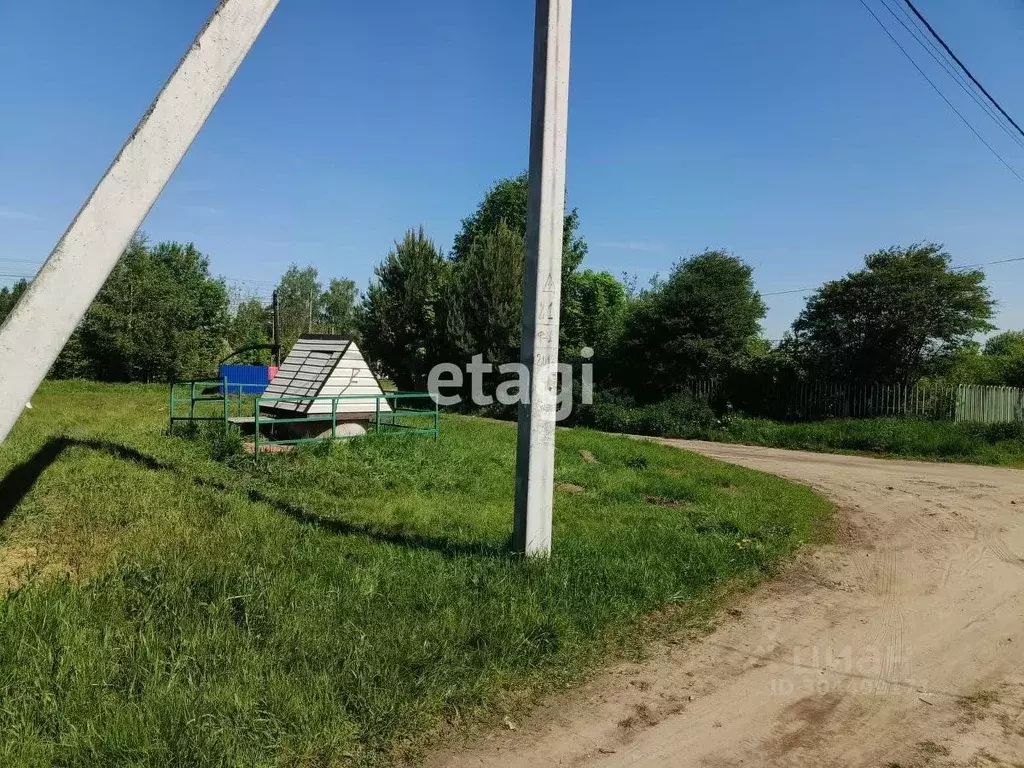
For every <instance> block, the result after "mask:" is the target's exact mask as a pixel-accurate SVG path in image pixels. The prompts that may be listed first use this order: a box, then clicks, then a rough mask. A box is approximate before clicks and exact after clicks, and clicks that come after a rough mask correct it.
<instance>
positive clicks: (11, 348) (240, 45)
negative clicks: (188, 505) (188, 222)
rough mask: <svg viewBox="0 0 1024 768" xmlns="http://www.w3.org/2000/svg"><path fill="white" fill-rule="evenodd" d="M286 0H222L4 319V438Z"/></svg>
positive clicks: (0, 384) (0, 411) (0, 332)
mask: <svg viewBox="0 0 1024 768" xmlns="http://www.w3.org/2000/svg"><path fill="white" fill-rule="evenodd" d="M278 2H279V0H221V2H220V4H219V5H218V6H217V8H216V10H214V12H213V13H212V14H211V16H210V18H209V19H208V20H207V22H206V25H205V26H204V27H203V29H202V31H201V32H200V33H199V35H198V36H197V37H196V39H195V41H194V42H193V43H192V45H191V46H190V47H189V50H188V52H187V53H186V54H185V56H184V58H183V59H182V60H181V63H180V64H178V68H177V69H176V70H175V71H174V74H173V75H171V78H170V79H169V80H168V81H167V84H166V85H165V86H164V87H163V89H162V90H161V91H160V94H159V95H158V96H157V97H156V100H155V101H154V102H153V104H152V106H150V108H149V109H148V110H147V111H146V113H145V114H144V115H143V116H142V120H140V121H139V124H138V125H137V126H136V128H135V130H134V131H132V134H131V136H130V137H129V138H128V141H127V142H125V145H124V146H123V147H122V148H121V151H120V152H119V153H118V155H117V157H116V158H115V160H114V162H113V163H112V164H111V166H110V168H109V169H108V170H107V172H106V174H104V176H103V178H102V179H101V180H100V182H99V184H97V185H96V189H94V190H93V192H92V194H91V195H90V196H89V199H88V200H86V202H85V205H83V206H82V209H81V211H79V213H78V215H77V216H76V217H75V220H74V221H73V222H72V223H71V226H70V227H68V229H67V231H66V232H65V233H64V235H63V237H61V239H60V242H58V243H57V246H56V247H55V248H54V249H53V252H52V253H51V254H50V257H49V258H48V259H47V260H46V263H45V264H44V265H43V268H42V269H41V270H40V272H39V274H38V275H37V276H36V278H35V280H33V281H32V284H31V285H30V286H29V288H28V290H27V291H26V292H25V294H24V295H23V296H22V297H21V301H19V302H18V304H17V306H16V307H15V308H14V310H13V311H12V312H11V314H10V315H9V316H8V318H7V320H6V322H4V324H3V326H2V327H0V371H3V372H4V373H3V375H2V376H0V442H2V441H3V440H4V439H5V438H6V437H7V434H8V432H10V430H11V427H13V426H14V423H15V422H16V421H17V420H18V416H19V415H20V414H21V411H22V408H23V407H24V406H25V403H27V402H28V400H29V398H30V397H31V396H32V394H33V393H34V392H35V390H36V387H38V386H39V383H40V382H41V381H42V380H43V378H44V377H45V376H46V373H47V371H49V370H50V366H52V365H53V362H54V361H55V360H56V359H57V355H59V354H60V351H61V349H63V348H64V344H65V343H67V340H68V338H70V336H71V334H72V332H73V331H74V330H75V326H77V325H78V323H79V321H81V319H82V317H83V316H84V315H85V312H86V310H87V309H88V308H89V305H90V304H91V303H92V301H93V299H94V298H95V297H96V294H97V293H98V292H99V290H100V288H101V287H102V286H103V283H104V282H105V281H106V279H107V276H108V275H109V274H110V272H111V270H113V268H114V266H115V265H116V264H117V260H118V259H119V258H120V256H121V253H122V251H124V249H125V246H127V245H128V241H129V240H130V239H131V237H132V235H134V234H135V232H136V231H137V230H138V228H139V227H140V226H141V224H142V222H143V220H144V219H145V218H146V215H147V214H148V213H149V210H150V208H152V206H153V204H154V203H155V202H156V199H157V198H158V197H159V196H160V193H161V192H162V191H163V188H164V186H165V185H166V184H167V181H168V180H169V179H170V178H171V174H173V173H174V170H175V168H177V167H178V163H180V162H181V159H182V158H183V157H184V156H185V153H186V152H187V151H188V148H189V147H190V146H191V145H192V142H193V141H194V140H195V137H196V135H197V134H198V133H199V130H200V129H201V128H202V127H203V123H205V122H206V119H207V117H209V116H210V113H211V112H212V111H213V108H214V106H216V104H217V101H218V100H219V99H220V97H221V94H223V93H224V91H225V89H226V88H227V87H228V83H230V82H231V78H232V77H233V76H234V74H235V72H236V71H237V70H238V67H239V65H240V64H241V63H242V60H243V59H245V56H246V54H248V52H249V50H250V48H252V45H253V43H255V42H256V38H257V37H259V34H260V32H261V31H262V30H263V27H264V26H265V25H266V23H267V20H268V19H269V18H270V15H271V14H272V13H273V12H274V9H275V8H276V7H277V4H278Z"/></svg>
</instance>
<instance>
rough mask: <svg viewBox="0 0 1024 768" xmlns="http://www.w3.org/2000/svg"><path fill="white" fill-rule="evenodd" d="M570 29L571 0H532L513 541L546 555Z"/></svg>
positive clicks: (517, 547) (552, 467) (525, 549)
mask: <svg viewBox="0 0 1024 768" xmlns="http://www.w3.org/2000/svg"><path fill="white" fill-rule="evenodd" d="M571 26H572V0H537V18H536V24H535V29H534V50H533V120H532V123H531V128H530V191H529V204H528V205H529V208H528V214H527V219H526V274H525V282H524V290H523V340H522V346H521V354H522V362H523V364H524V365H525V366H526V367H527V369H528V370H529V372H530V402H529V403H528V404H523V405H520V406H519V426H518V429H519V432H518V442H517V444H516V507H515V526H514V530H513V536H512V541H513V547H514V548H515V550H516V551H517V552H521V553H523V554H526V555H535V556H541V557H544V556H547V555H548V554H550V552H551V509H552V494H553V492H554V472H555V411H556V408H557V388H558V319H559V311H560V309H561V292H562V232H563V228H564V219H565V154H566V133H567V130H568V117H569V44H570V37H571Z"/></svg>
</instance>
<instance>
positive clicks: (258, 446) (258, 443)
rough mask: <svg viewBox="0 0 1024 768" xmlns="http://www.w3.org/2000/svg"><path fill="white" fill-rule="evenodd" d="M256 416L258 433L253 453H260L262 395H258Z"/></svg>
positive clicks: (255, 454) (254, 439)
mask: <svg viewBox="0 0 1024 768" xmlns="http://www.w3.org/2000/svg"><path fill="white" fill-rule="evenodd" d="M253 416H254V418H255V425H256V434H255V436H254V437H253V450H252V452H253V455H254V456H259V455H260V396H259V395H256V413H255V414H253Z"/></svg>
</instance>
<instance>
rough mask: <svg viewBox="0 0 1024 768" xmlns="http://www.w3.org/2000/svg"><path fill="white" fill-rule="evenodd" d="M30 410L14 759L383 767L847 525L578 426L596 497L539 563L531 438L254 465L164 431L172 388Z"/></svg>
mask: <svg viewBox="0 0 1024 768" xmlns="http://www.w3.org/2000/svg"><path fill="white" fill-rule="evenodd" d="M33 405H34V409H33V410H32V411H30V412H27V413H26V414H25V416H24V417H23V418H22V420H21V422H20V423H19V424H18V426H17V427H16V429H15V431H14V432H13V434H12V435H11V437H10V438H9V439H8V441H7V443H6V444H5V445H3V446H2V447H0V518H3V524H2V527H0V575H3V576H4V577H5V578H7V579H8V582H9V583H14V582H15V581H16V582H18V583H19V584H20V586H19V587H18V588H17V589H15V591H13V592H11V593H10V594H9V595H8V596H7V597H6V599H3V600H2V601H0V701H2V706H0V764H2V765H4V766H21V765H24V766H30V765H31V766H47V765H60V766H96V765H100V766H115V765H116V766H122V765H123V766H128V765H131V766H168V765H180V766H207V765H216V766H234V765H239V766H241V765H244V766H333V765H349V764H375V763H387V762H390V761H392V760H394V759H396V758H397V757H399V756H406V755H409V754H415V752H416V750H417V749H418V748H419V747H421V746H422V745H423V744H424V743H425V742H424V740H425V739H429V737H430V735H431V734H437V733H440V732H443V731H444V729H450V728H455V729H461V728H464V727H466V726H467V725H472V724H483V725H485V726H486V725H487V724H488V723H491V722H494V721H495V720H500V718H501V716H503V715H504V714H505V713H513V714H514V713H515V712H517V711H519V710H520V709H522V708H524V707H526V706H528V705H529V704H530V703H531V702H532V701H534V700H535V699H536V698H537V697H539V696H542V695H543V693H544V692H545V691H547V690H550V689H552V688H557V687H563V686H565V685H567V684H571V683H573V682H575V681H578V680H579V679H581V677H582V676H584V675H585V674H586V673H587V671H588V670H590V669H593V668H594V667H595V666H596V665H599V664H600V663H602V662H603V661H605V660H607V659H608V658H610V657H613V656H616V655H622V654H626V653H636V652H637V650H638V649H639V648H642V645H643V642H644V641H645V640H648V639H650V638H651V637H652V636H654V635H656V634H658V633H661V632H665V631H668V630H669V629H672V628H674V627H678V626H680V625H681V623H682V622H684V621H686V617H687V616H691V617H692V616H699V617H701V618H702V620H703V619H706V617H707V616H708V615H709V612H710V611H711V610H712V609H713V607H714V605H715V603H716V600H717V599H718V596H720V595H721V594H723V591H724V589H725V588H726V587H729V586H730V585H737V584H738V585H745V584H750V583H753V582H755V581H757V580H758V579H761V578H763V577H764V576H766V575H769V574H771V573H772V572H773V570H774V569H775V568H776V567H777V564H778V562H779V561H780V559H782V558H785V557H787V556H789V555H791V554H792V553H793V552H794V551H795V550H796V549H797V548H798V547H800V546H801V544H803V543H804V542H807V541H809V540H811V539H813V538H814V537H815V536H817V535H819V534H820V532H821V531H822V530H823V528H826V527H827V525H826V524H827V521H828V519H829V512H830V508H829V505H828V504H827V503H826V502H824V501H823V500H821V499H819V498H818V497H816V496H814V495H813V494H812V493H811V492H810V491H809V490H807V489H805V488H802V487H798V486H795V485H792V484H789V483H786V482H784V481H782V480H780V479H777V478H774V477H770V476H767V475H763V474H759V473H756V472H752V471H748V470H744V469H741V468H737V467H729V466H726V465H723V464H719V463H716V462H713V461H711V460H708V459H705V458H702V457H699V456H696V455H694V454H689V453H685V452H683V451H678V450H675V449H671V448H666V447H663V446H658V445H652V444H648V443H643V442H640V441H636V440H631V439H628V438H622V437H613V436H607V435H602V434H599V433H596V432H589V431H583V430H566V431H560V432H559V434H558V454H557V470H556V474H557V481H558V482H559V483H562V484H572V485H576V486H580V487H581V488H583V491H582V492H570V491H569V490H559V491H557V492H556V508H555V523H554V525H555V528H554V531H555V544H554V546H555V555H554V557H553V558H552V559H551V560H550V561H547V562H536V561H525V560H523V559H520V558H516V557H514V556H511V555H509V554H507V541H508V538H509V533H510V527H511V510H512V498H513V477H512V470H513V465H514V446H515V432H514V426H513V425H509V424H500V423H494V422H487V421H482V420H473V419H468V418H458V417H447V418H445V419H444V420H443V424H442V436H441V439H440V441H438V442H436V443H435V442H434V441H433V440H430V439H422V438H408V437H406V438H403V437H391V438H385V437H382V438H372V437H371V438H366V439H362V440H358V441H355V442H352V443H350V444H345V445H335V446H327V445H314V446H310V447H307V448H304V449H302V450H299V451H296V452H294V453H292V454H287V455H280V456H268V457H264V459H263V460H261V461H260V462H258V463H257V462H255V461H253V460H252V459H250V458H246V457H243V456H240V455H239V454H237V453H236V451H235V449H236V448H237V446H236V445H233V444H232V442H231V441H225V440H214V441H203V440H186V439H182V438H180V437H167V436H164V435H163V429H164V424H165V422H164V419H165V416H166V390H165V389H164V388H161V387H141V386H131V387H113V386H100V385H92V384H88V385H83V384H73V383H53V384H47V385H45V386H44V388H43V389H42V390H41V391H40V393H39V394H38V395H37V396H36V397H34V398H33ZM581 450H585V451H589V452H591V453H592V454H593V455H594V456H595V457H596V459H597V462H598V463H589V462H587V461H585V460H584V458H583V456H582V455H581V453H580V452H581ZM213 455H216V456H217V457H218V458H220V459H221V460H220V461H214V460H213V458H212V456H213ZM25 561H27V562H29V563H30V565H29V566H28V567H27V568H26V569H23V570H22V571H20V572H18V573H11V572H9V571H8V572H5V571H4V570H3V563H4V562H25ZM667 606H668V607H673V606H679V607H681V608H680V609H670V610H665V609H666V607H667Z"/></svg>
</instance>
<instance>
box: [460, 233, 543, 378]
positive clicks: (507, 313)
mask: <svg viewBox="0 0 1024 768" xmlns="http://www.w3.org/2000/svg"><path fill="white" fill-rule="evenodd" d="M523 259H524V247H523V235H522V233H520V232H518V231H517V230H515V229H512V228H511V227H509V226H508V225H507V224H505V222H504V221H501V222H499V223H498V225H497V226H496V227H495V228H494V230H493V231H491V232H487V233H485V234H483V235H481V236H480V237H477V238H476V239H475V240H474V241H473V243H472V245H471V246H470V249H469V253H468V254H467V255H466V257H465V258H464V259H463V260H462V261H459V262H456V263H455V264H454V267H453V272H452V279H451V283H450V286H451V289H450V290H449V291H448V292H447V293H446V296H445V311H444V318H445V324H446V328H445V331H446V333H447V335H448V340H449V347H452V348H453V350H452V351H454V352H456V353H457V354H458V355H459V357H461V358H462V359H463V360H469V358H470V357H472V356H473V355H477V354H481V355H483V356H484V360H486V361H487V362H489V363H493V364H495V365H500V364H501V363H507V362H511V361H514V360H518V359H519V344H520V341H521V338H522V315H523Z"/></svg>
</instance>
